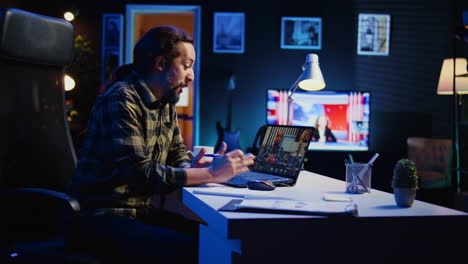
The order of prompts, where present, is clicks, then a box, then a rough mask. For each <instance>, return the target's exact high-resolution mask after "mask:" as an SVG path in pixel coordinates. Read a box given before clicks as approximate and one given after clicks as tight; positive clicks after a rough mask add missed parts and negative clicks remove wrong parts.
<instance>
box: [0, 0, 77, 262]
mask: <svg viewBox="0 0 468 264" xmlns="http://www.w3.org/2000/svg"><path fill="white" fill-rule="evenodd" d="M73 54H74V28H73V26H72V25H71V24H70V23H68V22H66V21H63V20H59V19H56V18H51V17H46V16H42V15H38V14H34V13H30V12H26V11H23V10H19V9H14V8H0V90H1V96H0V123H1V128H0V208H1V210H2V214H1V215H2V217H1V218H2V222H3V223H5V224H3V225H1V227H0V234H1V235H0V236H1V239H0V263H64V262H70V261H69V260H70V257H71V254H70V252H67V240H68V237H67V233H66V230H67V227H68V224H69V222H70V221H71V220H72V219H73V217H75V216H76V215H77V214H78V212H79V210H80V207H79V203H78V202H77V201H76V200H75V199H74V198H72V197H70V196H68V195H66V194H65V193H63V192H64V191H65V189H66V184H67V182H68V180H69V179H70V178H71V176H72V175H73V171H74V169H75V166H76V156H75V152H74V149H73V145H72V142H71V140H70V139H71V137H70V133H69V128H68V122H67V119H66V116H65V109H64V95H65V94H64V93H65V91H64V67H65V66H66V65H68V64H70V63H71V62H72V60H73Z"/></svg>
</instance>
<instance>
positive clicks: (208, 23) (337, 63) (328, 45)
mask: <svg viewBox="0 0 468 264" xmlns="http://www.w3.org/2000/svg"><path fill="white" fill-rule="evenodd" d="M343 2H344V1H343ZM250 3H252V4H249V1H241V2H240V4H238V5H236V6H232V7H230V6H227V4H225V3H221V2H215V3H213V4H210V5H209V6H206V8H205V7H203V13H204V23H203V45H202V46H203V49H202V58H201V60H202V61H201V83H200V84H201V97H200V102H201V106H200V114H201V117H200V120H201V129H200V144H202V145H214V144H215V142H216V140H217V134H216V130H215V122H216V121H218V120H225V119H226V117H227V106H226V105H225V104H226V102H227V100H228V92H227V90H226V86H227V80H228V78H229V74H231V73H233V74H235V75H236V77H237V86H236V90H234V91H233V94H232V95H233V109H232V110H233V123H232V126H233V128H240V130H241V133H240V143H241V147H243V148H244V149H245V148H247V147H248V146H250V145H251V144H252V141H253V138H254V136H255V133H256V131H257V129H258V128H259V127H260V126H261V125H263V124H264V123H265V122H266V90H267V89H269V88H282V89H288V88H289V87H290V86H291V85H292V83H293V82H294V81H295V80H296V78H297V77H298V76H299V74H300V73H301V66H302V64H303V63H304V62H305V57H306V55H307V54H308V53H316V54H318V55H319V60H320V65H321V67H322V73H323V75H324V78H325V79H326V82H327V88H330V89H345V90H346V89H353V79H354V76H353V74H354V73H353V71H352V68H353V62H354V57H353V56H351V54H352V52H353V43H354V38H353V35H354V34H353V31H354V27H353V25H352V24H353V23H352V20H353V8H352V7H353V5H352V3H342V1H307V2H301V1H279V0H276V1H269V3H268V5H266V4H259V3H256V2H253V1H250ZM337 6H339V8H336V7H337ZM299 7H300V8H299ZM214 11H242V12H245V15H246V42H245V53H244V54H220V53H213V52H212V43H211V40H212V27H213V26H212V13H213V12H214ZM282 16H298V17H301V16H305V17H307V16H310V17H322V19H323V22H322V23H323V29H322V32H323V38H322V47H324V48H322V49H321V50H287V49H281V48H280V37H281V17H282ZM223 124H224V125H225V126H226V124H225V123H223Z"/></svg>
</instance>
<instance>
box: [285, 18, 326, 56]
mask: <svg viewBox="0 0 468 264" xmlns="http://www.w3.org/2000/svg"><path fill="white" fill-rule="evenodd" d="M281 48H282V49H321V48H322V18H320V17H282V18H281Z"/></svg>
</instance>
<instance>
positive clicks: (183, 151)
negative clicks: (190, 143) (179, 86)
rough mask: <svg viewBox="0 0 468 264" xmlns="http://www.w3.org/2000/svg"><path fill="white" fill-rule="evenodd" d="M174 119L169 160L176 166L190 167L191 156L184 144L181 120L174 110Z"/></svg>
mask: <svg viewBox="0 0 468 264" xmlns="http://www.w3.org/2000/svg"><path fill="white" fill-rule="evenodd" d="M172 114H173V118H172V120H175V121H174V123H175V124H174V133H173V136H172V140H171V147H170V149H169V152H168V160H170V161H171V165H172V166H174V167H184V166H189V167H190V161H191V160H190V158H189V157H188V155H187V147H186V146H185V144H184V139H183V138H182V135H181V133H180V128H179V121H178V119H177V113H176V112H175V111H173V112H172Z"/></svg>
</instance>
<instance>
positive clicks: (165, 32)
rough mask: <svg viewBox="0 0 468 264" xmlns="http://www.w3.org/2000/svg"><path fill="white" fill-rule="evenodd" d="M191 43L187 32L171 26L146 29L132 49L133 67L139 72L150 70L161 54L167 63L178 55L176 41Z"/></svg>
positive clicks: (191, 40)
mask: <svg viewBox="0 0 468 264" xmlns="http://www.w3.org/2000/svg"><path fill="white" fill-rule="evenodd" d="M179 42H187V43H192V44H193V39H192V38H191V37H190V35H189V34H187V33H186V32H184V31H183V30H181V29H178V28H176V27H171V26H162V27H155V28H152V29H150V30H149V31H147V32H146V33H145V34H144V35H143V36H142V37H141V39H140V40H139V41H138V42H137V44H136V45H135V48H134V49H133V67H134V68H135V70H136V71H137V72H139V73H147V72H151V71H152V70H153V67H154V60H155V58H156V57H157V56H163V57H164V58H165V59H166V61H167V63H170V62H171V61H172V60H173V59H174V58H177V57H178V56H179V55H180V52H179V48H178V45H177V44H178V43H179Z"/></svg>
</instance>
